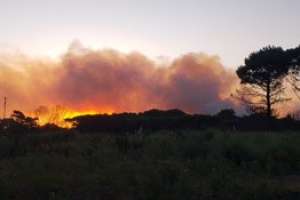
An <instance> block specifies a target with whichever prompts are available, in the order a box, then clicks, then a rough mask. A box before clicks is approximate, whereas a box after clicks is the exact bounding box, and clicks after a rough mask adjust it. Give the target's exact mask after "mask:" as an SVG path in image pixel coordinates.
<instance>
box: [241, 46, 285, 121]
mask: <svg viewBox="0 0 300 200" xmlns="http://www.w3.org/2000/svg"><path fill="white" fill-rule="evenodd" d="M289 69H290V57H289V56H287V54H286V52H285V51H284V50H283V49H282V48H281V47H271V46H269V47H265V48H263V49H261V50H259V51H257V52H254V53H252V54H250V56H249V57H248V58H246V59H245V65H243V66H240V67H239V68H238V69H237V71H236V73H237V75H238V77H239V78H240V79H241V85H242V88H241V89H240V90H238V91H237V93H238V98H239V99H240V100H241V101H242V102H243V103H245V104H246V105H247V106H248V107H249V108H250V111H252V112H254V113H261V114H265V115H266V116H268V117H271V116H273V114H274V110H273V105H275V104H278V103H281V102H283V101H286V100H288V99H287V98H285V97H284V95H283V94H284V86H283V79H284V78H285V77H286V76H287V75H288V72H289Z"/></svg>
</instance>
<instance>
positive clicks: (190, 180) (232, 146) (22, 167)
mask: <svg viewBox="0 0 300 200" xmlns="http://www.w3.org/2000/svg"><path fill="white" fill-rule="evenodd" d="M299 198H300V135H299V134H296V133H272V134H270V133H225V132H220V131H214V130H208V131H202V132H200V131H178V132H170V131H160V132H156V133H146V132H145V133H143V132H139V133H135V134H124V135H113V134H108V133H107V134H105V133H99V134H78V133H68V134H62V133H52V134H51V133H50V134H40V135H38V134H36V135H10V136H0V199H49V200H50V199H78V200H79V199H104V200H106V199H107V200H115V199H116V200H123V199H124V200H127V199H128V200H132V199H134V200H135V199H141V200H144V199H145V200H160V199H163V200H165V199H172V200H173V199H174V200H176V199H178V200H182V199H195V200H196V199H222V200H223V199H224V200H226V199H228V200H231V199H232V200H233V199H249V200H252V199H264V200H265V199H272V200H274V199H299Z"/></svg>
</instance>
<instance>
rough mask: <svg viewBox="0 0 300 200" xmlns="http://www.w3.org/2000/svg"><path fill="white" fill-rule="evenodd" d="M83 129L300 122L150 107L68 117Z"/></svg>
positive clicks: (293, 125)
mask: <svg viewBox="0 0 300 200" xmlns="http://www.w3.org/2000/svg"><path fill="white" fill-rule="evenodd" d="M67 120H68V121H70V122H73V123H74V129H75V130H78V131H80V132H83V133H84V132H113V133H114V134H116V133H123V132H136V131H141V130H146V131H149V132H151V131H157V130H187V129H194V130H203V129H210V128H215V129H222V130H237V131H238V130H240V131H263V130H277V131H285V130H300V122H299V121H297V120H295V119H293V118H291V117H287V118H282V119H276V118H271V119H270V118H268V117H266V116H265V115H261V114H252V115H249V116H242V117H239V116H236V115H235V112H234V110H232V109H225V110H222V111H220V112H219V113H218V114H216V115H192V114H187V113H184V112H182V111H179V110H169V111H161V110H150V111H146V112H143V113H121V114H112V115H87V116H80V117H75V118H73V119H67Z"/></svg>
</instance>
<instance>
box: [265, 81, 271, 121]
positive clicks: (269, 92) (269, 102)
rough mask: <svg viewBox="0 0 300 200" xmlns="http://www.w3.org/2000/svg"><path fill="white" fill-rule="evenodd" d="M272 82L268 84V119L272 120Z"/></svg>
mask: <svg viewBox="0 0 300 200" xmlns="http://www.w3.org/2000/svg"><path fill="white" fill-rule="evenodd" d="M270 85H271V84H270V82H268V84H267V94H266V98H267V117H268V118H271V117H272V108H271V91H270Z"/></svg>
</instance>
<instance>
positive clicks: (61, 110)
mask: <svg viewBox="0 0 300 200" xmlns="http://www.w3.org/2000/svg"><path fill="white" fill-rule="evenodd" d="M112 113H113V111H112V110H110V109H101V111H97V110H96V109H86V110H83V111H74V110H72V109H69V108H66V107H64V106H55V107H52V108H49V107H46V106H40V107H38V108H37V109H36V110H35V111H33V112H31V113H29V115H30V116H31V117H34V118H37V119H38V120H37V122H38V124H39V125H40V126H43V125H46V124H55V125H57V126H59V127H62V128H72V126H73V124H72V123H71V122H67V121H65V119H71V118H74V117H77V116H82V115H96V114H112Z"/></svg>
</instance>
